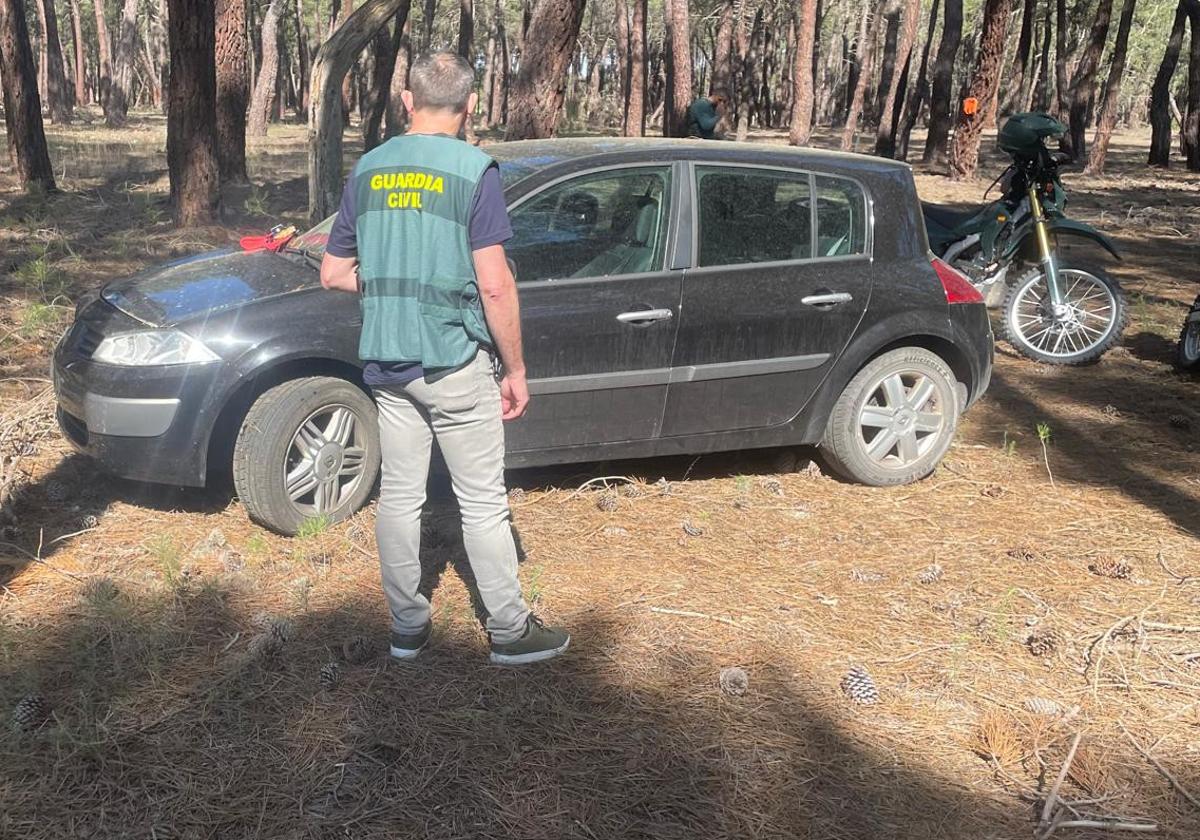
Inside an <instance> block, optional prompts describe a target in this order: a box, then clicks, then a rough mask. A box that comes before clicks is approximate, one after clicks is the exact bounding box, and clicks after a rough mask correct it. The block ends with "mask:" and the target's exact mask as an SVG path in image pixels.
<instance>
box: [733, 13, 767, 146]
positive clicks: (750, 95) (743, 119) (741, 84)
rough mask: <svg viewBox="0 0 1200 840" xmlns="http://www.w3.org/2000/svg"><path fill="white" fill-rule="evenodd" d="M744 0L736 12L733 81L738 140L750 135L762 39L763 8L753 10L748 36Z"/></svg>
mask: <svg viewBox="0 0 1200 840" xmlns="http://www.w3.org/2000/svg"><path fill="white" fill-rule="evenodd" d="M744 11H745V0H742V4H741V7H740V8H739V14H738V19H739V23H738V27H739V28H738V32H737V35H736V36H735V37H736V38H737V48H738V71H737V79H736V81H735V82H734V89H735V90H737V135H736V136H737V139H738V141H739V142H741V141H744V140H746V139H747V138H748V137H749V136H750V108H751V106H752V105H753V104H754V99H755V97H754V80H755V79H756V78H757V76H758V63H759V43H760V41H761V40H762V37H761V36H762V27H763V10H762V7H761V6H760V7H759V8H758V9H757V10H756V11H755V12H754V25H753V26H751V27H750V34H749V37H747V35H746V30H745V18H744V17H743V13H744Z"/></svg>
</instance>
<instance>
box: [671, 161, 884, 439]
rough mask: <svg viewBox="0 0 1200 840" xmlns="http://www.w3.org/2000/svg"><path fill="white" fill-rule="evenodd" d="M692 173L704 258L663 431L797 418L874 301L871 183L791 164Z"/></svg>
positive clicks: (684, 320) (687, 303) (689, 303)
mask: <svg viewBox="0 0 1200 840" xmlns="http://www.w3.org/2000/svg"><path fill="white" fill-rule="evenodd" d="M692 173H693V177H692V179H691V180H692V189H693V212H694V215H695V218H696V230H695V237H694V239H695V247H694V259H693V267H692V268H690V269H688V270H687V271H686V273H685V275H684V279H683V295H682V297H683V303H682V315H681V317H680V322H679V334H678V336H677V341H676V349H675V353H674V356H673V361H672V367H673V370H672V376H671V385H670V388H669V390H668V394H667V408H666V414H665V417H664V420H663V431H662V434H663V435H664V436H672V435H691V434H702V433H705V432H718V431H726V430H733V429H753V428H761V427H767V426H774V425H778V424H780V423H785V422H787V421H788V420H790V419H791V418H792V417H794V416H795V415H796V414H797V413H798V412H799V411H800V410H801V409H802V408H803V407H804V405H805V404H806V403H807V402H808V400H809V398H810V397H811V396H812V394H813V393H814V392H815V390H816V388H817V387H818V385H819V384H820V383H821V381H822V379H823V378H824V377H825V374H826V372H827V371H828V370H829V369H830V367H831V366H832V364H833V362H834V361H835V360H836V358H837V357H838V355H839V354H840V353H841V352H842V350H843V349H844V348H845V346H846V344H847V343H848V342H849V340H850V337H851V336H852V335H853V334H854V331H855V329H856V328H857V326H858V324H859V322H860V321H861V320H862V317H863V314H864V312H865V311H866V308H867V304H868V301H869V299H870V296H871V283H872V262H871V256H870V254H871V242H870V232H871V225H870V204H869V201H868V197H867V194H866V191H865V190H864V189H863V187H862V186H861V185H860V184H859V183H858V182H857V181H854V180H850V179H846V178H839V177H832V176H827V175H815V174H811V173H807V172H801V171H797V170H792V169H784V168H771V167H752V166H731V165H725V164H722V165H719V166H718V165H712V166H710V165H702V164H697V165H695V166H694V167H693V169H692Z"/></svg>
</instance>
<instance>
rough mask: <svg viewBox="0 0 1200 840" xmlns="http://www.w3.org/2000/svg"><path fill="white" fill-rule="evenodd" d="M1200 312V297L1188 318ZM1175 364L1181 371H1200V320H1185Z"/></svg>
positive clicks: (1180, 333) (1193, 305)
mask: <svg viewBox="0 0 1200 840" xmlns="http://www.w3.org/2000/svg"><path fill="white" fill-rule="evenodd" d="M1197 311H1200V296H1197V297H1196V302H1195V303H1193V304H1192V308H1191V309H1190V310H1188V318H1189V319H1190V318H1191V316H1192V315H1193V314H1195V313H1196V312H1197ZM1175 364H1176V365H1178V366H1179V368H1180V370H1191V371H1194V370H1200V320H1196V321H1192V320H1185V321H1184V322H1183V329H1182V330H1180V331H1179V347H1178V348H1177V349H1176V351H1175Z"/></svg>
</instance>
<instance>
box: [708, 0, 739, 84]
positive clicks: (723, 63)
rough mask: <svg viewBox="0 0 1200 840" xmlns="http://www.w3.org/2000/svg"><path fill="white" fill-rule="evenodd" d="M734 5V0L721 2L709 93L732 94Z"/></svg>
mask: <svg viewBox="0 0 1200 840" xmlns="http://www.w3.org/2000/svg"><path fill="white" fill-rule="evenodd" d="M733 6H734V0H725V2H724V3H722V4H721V16H720V18H718V20H717V38H716V42H715V43H714V44H713V66H712V79H711V81H710V83H709V93H724V94H725V95H726V96H729V95H730V93H731V92H730V90H729V85H730V82H731V81H732V79H733Z"/></svg>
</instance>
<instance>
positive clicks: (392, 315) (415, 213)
mask: <svg viewBox="0 0 1200 840" xmlns="http://www.w3.org/2000/svg"><path fill="white" fill-rule="evenodd" d="M492 164H493V161H492V159H491V158H490V157H488V156H487V155H486V154H484V153H483V152H481V151H480V150H479V149H476V148H475V147H474V146H470V145H468V144H467V143H464V142H462V141H460V140H455V139H452V138H450V137H446V136H441V135H432V134H409V135H405V136H402V137H394V138H392V139H391V140H388V141H387V142H386V143H384V144H383V145H381V146H378V147H377V148H375V149H373V150H371V151H370V152H368V153H367V154H365V155H363V157H362V159H361V160H360V161H359V162H358V165H357V166H356V167H355V168H354V173H353V175H352V177H353V179H354V189H355V198H356V205H357V206H356V212H357V214H358V215H357V218H356V220H355V228H356V230H357V238H358V276H359V279H360V281H361V283H362V315H363V324H362V334H361V336H360V338H359V344H358V355H359V358H361V359H365V360H367V359H369V360H373V361H380V362H419V363H420V364H421V365H422V366H423V367H424V368H425V370H426V372H427V373H436V372H437V371H438V370H446V369H453V368H457V367H460V366H461V365H463V364H466V363H467V362H468V361H470V360H471V359H473V358H474V357H475V354H476V353H477V352H478V350H479V345H480V344H486V345H491V343H492V339H491V335H490V334H489V332H488V329H487V322H486V321H485V320H484V316H483V305H482V303H481V301H480V297H479V287H478V284H477V282H476V279H475V266H474V263H473V262H472V259H471V247H470V239H469V237H468V226H469V223H470V219H471V208H472V205H473V204H474V200H475V193H476V191H477V190H478V187H479V182H480V181H481V180H482V178H483V175H484V173H485V172H486V171H487V169H488V167H489V166H491V165H492Z"/></svg>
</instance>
